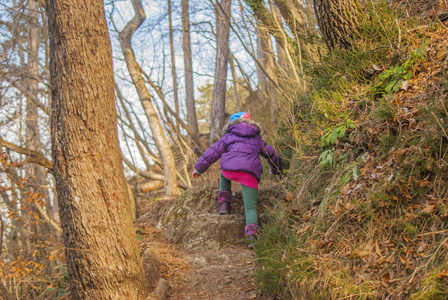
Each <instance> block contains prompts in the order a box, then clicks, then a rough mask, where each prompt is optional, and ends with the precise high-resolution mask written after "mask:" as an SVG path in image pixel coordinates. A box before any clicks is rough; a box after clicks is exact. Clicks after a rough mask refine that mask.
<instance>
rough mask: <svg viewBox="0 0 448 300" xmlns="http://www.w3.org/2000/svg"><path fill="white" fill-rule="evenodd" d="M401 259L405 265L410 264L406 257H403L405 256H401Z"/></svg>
mask: <svg viewBox="0 0 448 300" xmlns="http://www.w3.org/2000/svg"><path fill="white" fill-rule="evenodd" d="M400 261H401V263H402V264H403V265H405V266H406V265H407V264H408V262H407V260H406V258H403V257H401V256H400Z"/></svg>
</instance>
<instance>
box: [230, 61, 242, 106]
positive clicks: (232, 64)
mask: <svg viewBox="0 0 448 300" xmlns="http://www.w3.org/2000/svg"><path fill="white" fill-rule="evenodd" d="M229 62H230V70H231V71H232V78H233V90H234V92H235V102H236V103H235V109H236V111H241V100H240V88H239V83H238V75H237V74H236V68H235V62H234V60H233V56H232V55H229Z"/></svg>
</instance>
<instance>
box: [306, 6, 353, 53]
mask: <svg viewBox="0 0 448 300" xmlns="http://www.w3.org/2000/svg"><path fill="white" fill-rule="evenodd" d="M314 13H315V15H316V19H317V23H318V24H319V28H320V30H321V32H322V35H323V37H324V40H325V43H326V44H327V46H328V49H330V50H331V49H333V48H334V47H336V46H338V47H341V48H342V49H349V48H350V47H351V40H352V38H353V36H354V34H355V33H356V31H357V28H358V25H359V22H360V17H361V14H360V13H361V4H360V3H359V1H358V0H314Z"/></svg>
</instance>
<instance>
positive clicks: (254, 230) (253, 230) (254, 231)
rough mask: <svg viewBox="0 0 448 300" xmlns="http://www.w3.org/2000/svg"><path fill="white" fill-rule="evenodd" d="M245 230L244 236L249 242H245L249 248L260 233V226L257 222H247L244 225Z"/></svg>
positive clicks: (252, 246) (251, 247)
mask: <svg viewBox="0 0 448 300" xmlns="http://www.w3.org/2000/svg"><path fill="white" fill-rule="evenodd" d="M245 231H246V238H247V240H248V242H249V243H248V244H247V247H249V249H253V248H254V241H255V239H256V238H257V237H258V235H259V234H260V226H258V225H257V224H253V223H249V224H247V225H246V227H245Z"/></svg>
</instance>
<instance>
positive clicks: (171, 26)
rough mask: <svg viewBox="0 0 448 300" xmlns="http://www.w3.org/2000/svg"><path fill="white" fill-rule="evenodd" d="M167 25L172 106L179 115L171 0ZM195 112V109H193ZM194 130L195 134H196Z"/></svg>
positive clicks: (169, 0) (169, 1)
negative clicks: (171, 78)
mask: <svg viewBox="0 0 448 300" xmlns="http://www.w3.org/2000/svg"><path fill="white" fill-rule="evenodd" d="M168 26H169V35H170V53H171V76H172V77H173V93H174V97H173V98H174V108H175V112H176V115H179V89H178V86H177V74H176V59H175V55H174V54H175V52H174V36H173V19H172V12H171V0H168ZM195 112H196V111H195ZM177 129H178V130H179V123H177ZM197 133H198V132H196V133H195V134H197Z"/></svg>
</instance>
